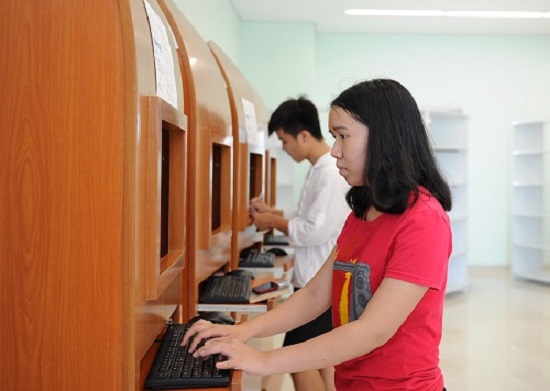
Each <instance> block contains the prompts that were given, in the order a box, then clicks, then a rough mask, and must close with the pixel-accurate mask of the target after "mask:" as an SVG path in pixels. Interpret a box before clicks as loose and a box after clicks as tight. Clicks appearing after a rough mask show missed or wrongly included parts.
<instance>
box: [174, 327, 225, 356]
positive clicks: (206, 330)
mask: <svg viewBox="0 0 550 391" xmlns="http://www.w3.org/2000/svg"><path fill="white" fill-rule="evenodd" d="M226 327H230V326H227V325H219V324H214V323H211V322H209V321H207V320H204V319H200V320H198V321H196V322H195V323H193V325H192V326H191V327H190V328H189V330H187V333H185V335H184V336H183V339H182V341H181V346H184V345H186V344H187V343H188V342H191V345H189V352H190V353H193V352H194V351H195V349H196V348H197V346H198V345H199V344H200V343H201V341H202V340H204V339H208V338H212V337H222V336H226V335H230V334H231V333H230V332H229V331H227V330H225V331H224V328H226Z"/></svg>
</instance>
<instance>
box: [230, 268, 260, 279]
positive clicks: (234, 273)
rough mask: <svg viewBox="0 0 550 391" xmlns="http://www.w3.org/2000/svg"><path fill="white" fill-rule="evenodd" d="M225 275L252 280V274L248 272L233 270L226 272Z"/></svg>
mask: <svg viewBox="0 0 550 391" xmlns="http://www.w3.org/2000/svg"><path fill="white" fill-rule="evenodd" d="M226 274H228V275H230V276H244V277H250V278H252V279H254V273H252V272H251V271H250V270H244V269H235V270H231V271H230V272H227V273H226Z"/></svg>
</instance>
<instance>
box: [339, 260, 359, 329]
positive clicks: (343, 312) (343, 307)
mask: <svg viewBox="0 0 550 391" xmlns="http://www.w3.org/2000/svg"><path fill="white" fill-rule="evenodd" d="M356 262H357V259H352V260H350V262H349V263H350V264H352V265H353V264H355V263H356ZM344 279H345V280H344V285H343V287H342V292H341V295H340V311H339V313H340V324H346V323H349V283H350V281H351V271H348V272H345V274H344Z"/></svg>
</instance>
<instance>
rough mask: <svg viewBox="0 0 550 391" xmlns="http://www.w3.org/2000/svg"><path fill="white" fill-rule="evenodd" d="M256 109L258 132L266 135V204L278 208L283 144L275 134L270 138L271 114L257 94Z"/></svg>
mask: <svg viewBox="0 0 550 391" xmlns="http://www.w3.org/2000/svg"><path fill="white" fill-rule="evenodd" d="M254 102H255V105H254V107H255V108H256V121H257V123H258V131H259V132H261V133H263V134H265V178H264V183H265V184H264V188H265V192H264V193H265V195H264V200H265V203H266V204H267V205H269V206H271V207H273V208H275V207H276V206H277V153H280V151H281V149H280V147H279V145H280V144H281V142H280V141H279V139H278V138H277V135H276V134H275V133H274V134H272V135H271V136H268V128H267V126H268V123H269V119H270V117H271V113H270V112H269V110H268V109H267V106H266V105H265V104H264V102H263V100H262V98H261V97H260V96H259V95H258V94H257V93H256V99H255V100H254Z"/></svg>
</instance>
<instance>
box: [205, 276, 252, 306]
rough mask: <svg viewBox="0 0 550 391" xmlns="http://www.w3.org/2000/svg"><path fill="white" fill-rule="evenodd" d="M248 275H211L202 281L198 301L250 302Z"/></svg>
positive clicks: (213, 302)
mask: <svg viewBox="0 0 550 391" xmlns="http://www.w3.org/2000/svg"><path fill="white" fill-rule="evenodd" d="M250 280H251V278H250V277H248V276H239V275H231V274H226V275H224V276H212V277H210V278H208V280H206V281H205V282H204V287H203V289H202V292H201V295H200V299H199V301H200V302H201V303H205V304H218V303H221V304H230V303H235V304H242V303H250Z"/></svg>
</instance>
